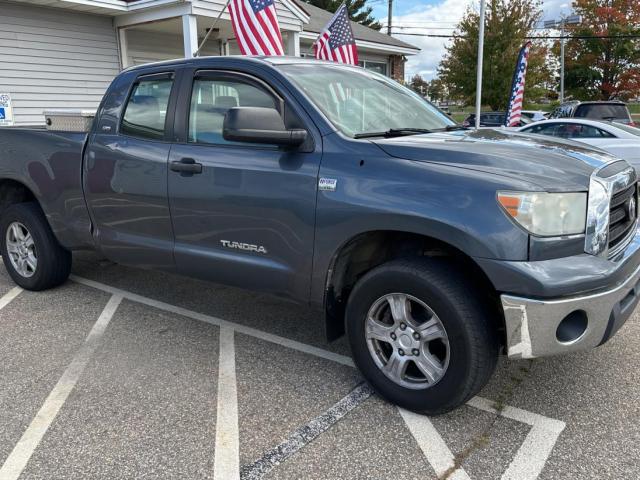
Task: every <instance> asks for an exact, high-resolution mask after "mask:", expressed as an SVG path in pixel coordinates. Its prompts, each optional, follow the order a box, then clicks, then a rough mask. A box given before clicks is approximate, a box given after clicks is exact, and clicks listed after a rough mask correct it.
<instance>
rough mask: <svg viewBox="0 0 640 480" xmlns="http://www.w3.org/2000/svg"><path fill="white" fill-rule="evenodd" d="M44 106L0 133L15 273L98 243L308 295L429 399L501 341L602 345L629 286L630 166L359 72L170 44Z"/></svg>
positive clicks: (399, 387)
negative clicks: (90, 89)
mask: <svg viewBox="0 0 640 480" xmlns="http://www.w3.org/2000/svg"><path fill="white" fill-rule="evenodd" d="M339 91H342V92H348V95H344V96H342V95H337V94H336V92H339ZM49 115H50V116H49V122H48V123H50V125H49V126H48V129H45V128H41V127H33V128H28V127H6V128H1V129H0V145H2V146H3V148H2V149H0V199H1V201H0V250H1V252H0V253H1V254H2V260H3V262H4V264H5V266H6V269H7V272H8V273H9V275H10V276H11V278H12V279H13V280H14V281H15V282H16V283H17V284H18V285H20V286H21V287H23V288H25V289H28V290H43V289H47V288H51V287H54V286H56V285H59V284H61V283H62V282H64V281H65V280H66V278H67V277H68V275H69V271H70V269H71V252H72V251H74V250H80V249H95V250H98V251H99V252H101V254H102V255H104V256H105V257H107V258H109V259H111V260H112V261H114V262H117V263H122V264H127V265H132V266H139V267H144V268H153V269H161V270H167V271H172V272H177V273H181V274H184V275H189V276H193V277H198V278H202V279H206V280H210V281H214V282H218V283H222V284H228V285H235V286H239V287H243V288H248V289H253V290H256V291H261V292H266V293H271V294H276V295H280V296H282V297H286V298H289V299H292V300H294V301H298V302H301V303H303V304H306V305H309V307H310V308H318V309H320V310H321V311H323V312H324V315H323V318H324V321H325V326H326V330H327V333H328V338H329V339H335V338H337V337H339V336H341V335H342V334H344V333H345V331H346V333H347V335H348V340H349V344H350V346H351V351H352V355H353V359H354V362H355V364H356V365H357V366H358V368H359V369H360V370H361V372H362V374H363V375H364V376H365V377H366V379H367V380H368V381H369V382H370V383H371V385H372V386H373V387H374V388H375V389H376V390H377V391H378V392H380V394H381V395H382V396H384V397H385V398H387V399H389V400H390V401H392V402H395V403H397V404H398V405H401V406H402V407H405V408H408V409H411V410H414V411H419V412H425V413H429V414H438V413H443V412H446V411H448V410H451V409H453V408H455V407H457V406H459V405H461V404H463V403H464V402H466V401H467V400H469V399H470V398H471V397H473V396H474V395H475V394H476V393H477V392H478V391H479V390H480V389H481V388H482V387H483V385H485V383H486V382H487V381H488V379H489V378H490V377H491V375H492V372H493V371H494V368H495V366H496V362H497V360H498V355H499V352H500V351H504V352H505V353H506V354H507V355H508V356H509V357H510V358H533V357H543V356H547V355H554V354H560V353H567V352H575V351H578V350H583V349H590V348H594V347H597V346H598V345H601V344H603V343H605V342H606V341H607V340H609V338H611V336H612V335H614V334H615V333H616V331H617V330H618V329H619V328H620V327H621V326H622V325H623V323H624V322H625V321H626V320H627V318H629V316H630V315H631V313H632V312H633V310H634V308H635V306H636V305H637V303H638V298H639V295H640V292H639V291H638V289H637V285H638V281H639V280H640V235H639V234H638V231H637V221H636V218H637V207H636V205H637V196H638V192H637V188H636V185H637V176H636V173H635V171H634V169H633V168H632V167H630V166H629V165H628V164H627V163H626V162H625V161H623V160H620V159H617V158H614V157H612V156H609V155H608V154H606V153H604V152H601V151H597V150H592V149H591V148H590V147H587V146H581V145H580V144H578V143H575V142H563V141H562V140H558V141H557V140H555V139H550V138H545V137H542V136H533V135H531V136H527V135H523V134H521V133H519V132H513V131H510V130H499V129H485V130H477V131H476V130H470V129H466V128H464V127H461V126H458V125H456V124H455V123H454V122H453V121H451V120H450V119H449V118H448V117H447V116H446V115H444V114H442V113H441V112H440V111H438V110H437V109H435V108H434V107H432V106H431V105H430V104H429V103H428V102H425V101H424V100H423V99H422V98H420V97H419V96H418V95H416V94H414V93H412V92H411V91H410V90H408V89H406V88H405V87H403V86H401V85H399V84H398V83H396V82H394V81H392V80H391V79H389V78H387V77H384V76H382V75H379V74H376V73H374V72H370V71H367V70H365V69H362V68H358V67H352V66H347V65H339V64H336V63H331V62H318V61H315V60H312V59H301V58H292V57H272V58H251V57H204V58H196V59H182V60H176V61H171V62H163V63H156V64H151V65H145V66H137V67H134V68H130V69H127V70H124V71H123V72H121V73H120V74H119V75H118V76H117V77H116V78H115V80H114V81H113V83H112V84H111V86H110V87H109V88H108V90H107V92H106V94H105V96H104V99H103V100H102V103H101V105H100V107H99V109H98V111H97V114H96V117H95V119H94V121H93V122H92V124H91V127H90V130H89V131H88V132H85V131H84V130H85V129H84V128H82V126H84V125H85V124H86V123H87V122H85V121H84V120H85V119H84V118H83V117H80V118H79V121H78V125H79V127H78V128H77V129H78V130H83V131H79V132H68V131H63V130H65V129H67V128H70V127H69V126H70V125H71V122H72V121H73V116H72V115H70V114H69V113H68V112H67V113H66V115H67V117H65V118H64V122H62V123H61V124H59V122H58V121H57V119H56V117H55V115H52V114H49ZM274 321H277V319H274ZM582 361H584V362H588V361H589V358H588V357H584V358H583V360H582ZM557 374H558V375H560V374H562V372H557Z"/></svg>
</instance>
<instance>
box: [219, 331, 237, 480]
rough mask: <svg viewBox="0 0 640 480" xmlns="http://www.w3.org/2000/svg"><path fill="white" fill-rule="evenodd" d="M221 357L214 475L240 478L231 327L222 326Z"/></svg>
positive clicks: (231, 479) (230, 479)
mask: <svg viewBox="0 0 640 480" xmlns="http://www.w3.org/2000/svg"><path fill="white" fill-rule="evenodd" d="M219 356H220V361H219V364H218V410H217V421H216V443H215V450H214V457H215V460H214V464H213V465H214V467H213V478H214V480H237V479H239V478H240V446H239V443H240V442H239V436H240V435H239V433H238V392H237V384H236V352H235V345H234V332H233V330H232V329H230V328H221V329H220V353H219Z"/></svg>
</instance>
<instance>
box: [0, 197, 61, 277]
mask: <svg viewBox="0 0 640 480" xmlns="http://www.w3.org/2000/svg"><path fill="white" fill-rule="evenodd" d="M0 250H1V251H2V260H3V262H4V264H5V267H6V268H7V272H9V275H11V278H12V279H13V281H14V282H16V283H17V284H18V285H19V286H21V287H22V288H25V289H27V290H45V289H47V288H52V287H55V286H57V285H60V284H61V283H63V282H64V281H65V280H66V279H67V278H68V277H69V273H70V272H71V253H70V252H69V251H68V250H66V249H64V248H63V247H62V246H61V245H60V244H59V243H58V241H57V240H56V238H55V236H54V235H53V232H52V231H51V228H50V227H49V223H48V222H47V219H46V218H45V216H44V213H42V210H41V209H40V206H39V205H38V204H36V203H35V202H28V203H17V204H14V205H11V206H9V207H8V208H7V209H5V210H4V211H3V212H2V215H1V216H0Z"/></svg>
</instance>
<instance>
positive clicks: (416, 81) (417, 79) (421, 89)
mask: <svg viewBox="0 0 640 480" xmlns="http://www.w3.org/2000/svg"><path fill="white" fill-rule="evenodd" d="M409 87H411V89H412V90H413V91H414V92H417V93H419V94H420V95H422V96H423V97H424V96H425V95H427V93H428V90H429V82H427V81H426V80H425V79H424V78H422V76H421V75H420V74H418V73H416V74H415V75H414V76H413V77H411V81H410V82H409Z"/></svg>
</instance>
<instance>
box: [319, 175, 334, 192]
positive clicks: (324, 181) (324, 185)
mask: <svg viewBox="0 0 640 480" xmlns="http://www.w3.org/2000/svg"><path fill="white" fill-rule="evenodd" d="M336 185H338V180H337V179H335V178H322V177H321V178H320V180H319V181H318V189H319V190H324V191H325V192H335V191H336Z"/></svg>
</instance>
